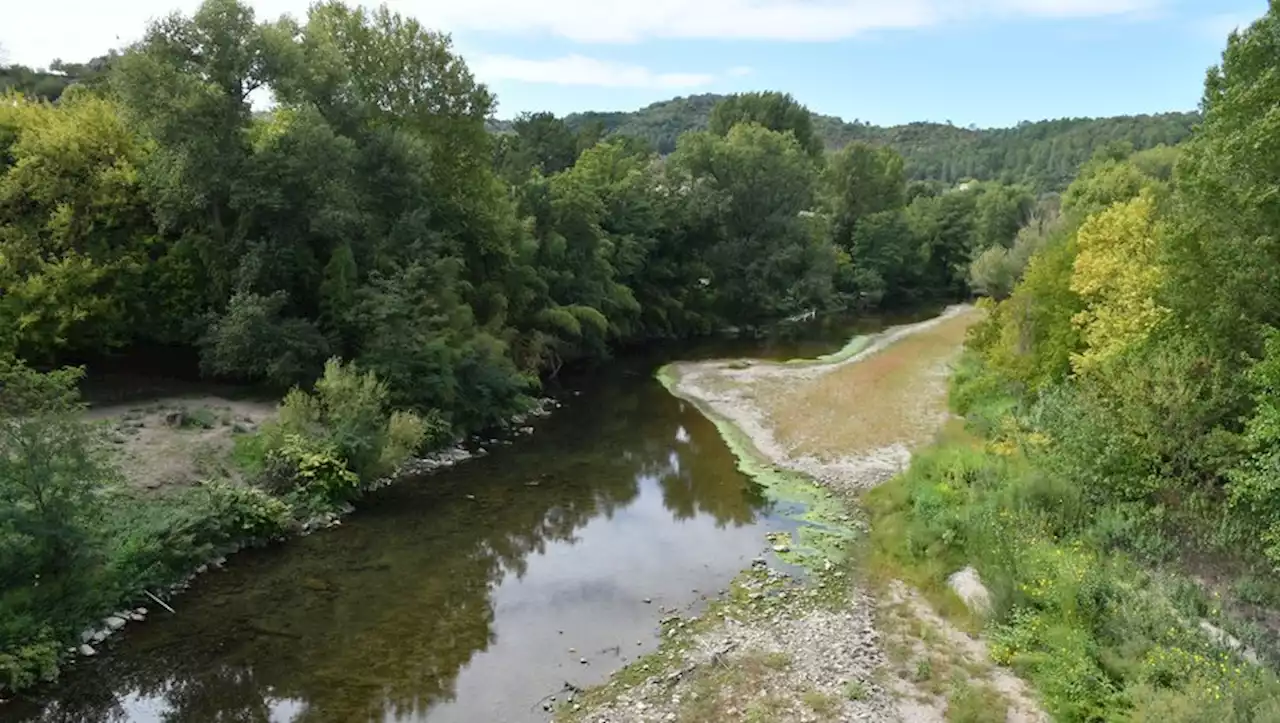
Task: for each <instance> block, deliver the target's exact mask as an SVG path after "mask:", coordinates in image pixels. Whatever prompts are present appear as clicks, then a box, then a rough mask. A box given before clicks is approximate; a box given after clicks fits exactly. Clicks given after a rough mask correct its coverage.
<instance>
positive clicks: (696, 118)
mask: <svg viewBox="0 0 1280 723" xmlns="http://www.w3.org/2000/svg"><path fill="white" fill-rule="evenodd" d="M727 97H728V96H721V95H714V94H704V95H691V96H688V97H681V98H673V99H671V100H666V101H659V102H657V103H653V104H651V105H648V106H646V107H644V108H641V109H639V110H637V111H633V112H629V113H596V112H588V113H579V114H573V115H570V116H568V117H567V118H565V123H566V124H567V125H568V126H569V128H570V129H572V130H577V129H579V128H582V127H584V126H586V125H587V124H592V123H598V124H600V125H601V126H603V129H604V132H605V135H606V137H609V136H613V135H618V136H626V137H633V138H638V139H641V140H643V141H644V142H645V143H646V144H648V145H649V146H650V147H652V148H654V149H655V150H657V151H658V152H659V153H662V154H667V153H670V152H672V151H673V150H675V147H676V141H677V139H678V138H679V137H680V135H682V134H684V133H688V132H691V131H700V130H704V129H706V128H707V127H708V125H709V121H710V116H711V113H712V110H713V109H714V108H715V107H716V105H718V104H719V103H720V102H721V101H723V100H724V99H725V98H727ZM1199 121H1200V116H1199V114H1197V113H1163V114H1158V115H1135V116H1118V117H1114V118H1062V119H1058V120H1047V121H1038V122H1022V123H1019V124H1018V125H1017V126H1015V127H1012V128H993V129H975V128H959V127H956V126H954V125H951V124H949V123H909V124H907V125H900V126H891V127H883V126H873V125H871V124H870V123H867V122H865V121H859V120H856V119H854V120H851V121H844V120H841V119H839V118H836V117H833V116H825V115H818V114H814V115H813V121H812V124H813V128H814V131H813V132H814V135H815V136H816V137H817V138H818V139H820V140H821V143H822V145H823V146H824V147H825V148H826V149H828V150H839V149H841V148H844V147H845V146H846V145H849V144H850V143H866V144H870V145H873V146H882V147H888V148H892V149H893V150H895V151H897V152H898V153H899V154H901V155H902V157H903V159H904V160H905V165H904V170H905V172H906V175H907V177H908V178H909V179H916V180H923V179H933V180H937V181H941V182H942V183H943V184H944V185H951V184H954V183H957V182H960V181H963V180H966V179H976V180H979V181H999V182H1001V183H1007V184H1021V185H1026V186H1029V187H1031V188H1033V189H1034V190H1036V191H1037V192H1045V191H1058V190H1062V189H1064V188H1066V186H1067V185H1068V184H1069V183H1070V182H1071V180H1072V179H1073V178H1074V177H1075V176H1076V173H1077V172H1078V170H1079V168H1080V166H1081V165H1082V164H1083V163H1085V162H1086V161H1088V160H1089V159H1090V158H1091V157H1092V156H1093V154H1094V153H1095V152H1096V151H1097V150H1098V149H1100V148H1103V147H1105V146H1107V145H1108V144H1112V143H1116V142H1121V143H1128V144H1130V146H1131V147H1132V148H1134V149H1137V150H1145V149H1149V148H1157V147H1160V146H1165V147H1169V146H1175V145H1177V144H1178V143H1180V142H1182V141H1183V140H1185V139H1186V138H1187V137H1188V136H1190V135H1191V129H1192V127H1193V126H1194V125H1195V124H1196V123H1198V122H1199Z"/></svg>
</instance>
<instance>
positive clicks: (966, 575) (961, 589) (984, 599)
mask: <svg viewBox="0 0 1280 723" xmlns="http://www.w3.org/2000/svg"><path fill="white" fill-rule="evenodd" d="M947 585H949V586H950V587H951V589H952V590H954V591H955V593H956V596H957V597H959V598H960V599H961V600H963V601H964V604H965V606H966V607H968V608H969V609H970V610H971V611H973V612H975V613H978V614H979V615H986V614H988V613H990V612H991V593H990V592H989V591H988V590H987V586H986V585H983V584H982V578H981V577H980V576H979V575H978V571H977V570H975V569H974V568H973V566H972V565H970V566H968V567H966V568H964V569H963V570H960V571H959V572H956V573H955V574H953V575H952V576H951V577H949V578H947Z"/></svg>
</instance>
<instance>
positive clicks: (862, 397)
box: [756, 311, 981, 459]
mask: <svg viewBox="0 0 1280 723" xmlns="http://www.w3.org/2000/svg"><path fill="white" fill-rule="evenodd" d="M980 315H981V312H978V311H970V312H965V313H962V314H958V315H956V316H952V317H949V318H947V319H944V320H943V321H941V322H939V323H937V324H936V325H934V326H933V327H930V328H928V329H924V330H921V331H917V332H915V333H912V334H909V335H907V336H905V337H903V338H901V339H898V340H897V341H895V342H893V343H892V344H890V345H889V346H888V347H886V348H884V349H882V350H880V351H878V352H876V353H874V354H872V355H870V356H868V357H867V358H865V359H863V360H861V361H859V362H858V363H856V364H847V365H844V366H840V367H836V368H833V369H832V370H830V371H828V372H826V373H824V374H820V375H816V376H813V377H811V378H808V379H803V380H802V381H800V382H798V383H797V382H795V381H793V380H778V381H773V382H769V383H764V384H761V385H759V388H758V389H757V390H756V399H757V403H758V404H759V405H760V407H761V408H762V409H766V410H768V411H769V413H770V416H771V418H772V420H773V423H774V428H775V430H776V434H777V437H778V439H779V441H780V442H782V443H783V444H784V445H786V446H788V447H790V448H793V449H795V451H796V453H798V454H800V455H816V456H819V457H821V458H826V459H830V458H835V457H843V456H849V455H854V454H858V453H866V452H871V451H874V450H877V449H881V448H884V447H887V446H889V445H893V444H906V445H908V446H911V445H913V444H915V443H919V442H923V441H927V440H928V438H929V436H930V435H932V434H933V432H934V430H935V429H936V428H937V423H938V418H939V416H941V415H943V414H944V413H945V412H946V388H945V384H944V383H943V376H944V375H945V368H946V365H947V363H948V360H950V359H951V358H952V357H954V356H955V354H956V351H957V350H958V349H959V348H960V345H961V343H962V342H963V341H964V335H965V332H966V330H967V329H968V328H969V326H971V325H972V324H973V323H974V322H976V321H977V320H978V319H979V318H980Z"/></svg>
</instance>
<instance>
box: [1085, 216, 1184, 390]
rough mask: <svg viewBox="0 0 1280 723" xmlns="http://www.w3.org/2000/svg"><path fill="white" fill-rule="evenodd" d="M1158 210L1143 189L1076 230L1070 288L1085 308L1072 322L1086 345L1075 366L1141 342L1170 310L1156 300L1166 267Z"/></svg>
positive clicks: (1103, 359)
mask: <svg viewBox="0 0 1280 723" xmlns="http://www.w3.org/2000/svg"><path fill="white" fill-rule="evenodd" d="M1154 215H1155V199H1154V198H1152V196H1151V194H1150V193H1144V194H1142V195H1141V196H1139V197H1138V198H1135V199H1134V200H1132V201H1129V202H1127V203H1117V204H1115V205H1113V206H1111V207H1109V208H1108V209H1107V210H1105V211H1103V212H1101V213H1099V214H1097V215H1096V216H1091V217H1089V219H1088V220H1086V221H1085V222H1084V224H1083V225H1082V226H1081V227H1080V230H1079V231H1077V232H1076V244H1077V247H1078V252H1077V254H1076V259H1075V264H1074V268H1073V271H1072V274H1071V290H1072V291H1074V292H1075V293H1076V294H1077V295H1079V296H1080V299H1081V301H1082V302H1083V304H1084V309H1083V310H1082V311H1080V312H1079V313H1077V314H1076V315H1075V317H1074V318H1073V322H1074V323H1075V324H1076V325H1077V326H1079V327H1080V328H1081V329H1082V330H1083V337H1084V338H1083V342H1084V344H1085V345H1086V346H1087V347H1088V350H1087V351H1086V352H1084V353H1082V354H1079V355H1077V356H1076V357H1075V358H1074V359H1073V366H1074V367H1075V369H1076V370H1077V371H1084V370H1086V369H1089V368H1092V367H1096V366H1098V365H1100V364H1104V363H1105V362H1106V360H1107V359H1108V358H1110V357H1113V356H1115V355H1117V354H1119V353H1121V352H1123V351H1124V350H1125V349H1126V348H1127V347H1130V346H1132V345H1135V344H1139V343H1141V342H1142V341H1143V340H1145V339H1146V338H1147V336H1148V335H1149V334H1150V333H1151V332H1152V330H1153V329H1155V327H1156V326H1157V325H1158V324H1159V323H1160V322H1161V321H1162V320H1163V319H1164V318H1165V317H1166V316H1167V314H1168V311H1169V310H1168V309H1166V308H1164V307H1162V306H1160V305H1159V304H1158V303H1157V302H1156V299H1155V294H1156V292H1157V291H1158V290H1159V288H1160V285H1161V282H1162V279H1163V276H1164V271H1163V269H1162V268H1161V267H1160V265H1159V262H1158V260H1157V259H1156V257H1155V256H1156V244H1157V241H1156V238H1155V234H1156V230H1155V229H1154Z"/></svg>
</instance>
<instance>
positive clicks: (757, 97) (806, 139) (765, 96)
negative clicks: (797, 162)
mask: <svg viewBox="0 0 1280 723" xmlns="http://www.w3.org/2000/svg"><path fill="white" fill-rule="evenodd" d="M742 123H757V124H759V125H762V126H764V127H765V128H768V129H769V130H771V131H777V132H779V133H790V134H792V135H793V136H795V139H796V142H797V143H799V144H800V147H801V148H802V149H804V150H805V151H806V152H807V153H809V154H810V155H812V156H820V155H822V139H821V138H819V137H818V136H817V135H816V134H815V133H814V130H813V117H812V115H811V114H810V113H809V109H808V108H806V107H804V106H803V105H801V104H800V103H798V102H797V101H796V99H795V98H792V97H791V95H790V94H789V93H777V92H767V93H741V94H738V95H731V96H728V97H726V98H725V99H724V100H722V101H720V102H719V103H717V104H716V105H715V107H714V108H712V109H711V117H710V119H708V121H707V129H708V130H710V131H711V132H712V133H714V134H715V135H718V136H726V135H728V134H729V131H730V130H731V129H732V128H733V127H734V126H736V125H739V124H742Z"/></svg>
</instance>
